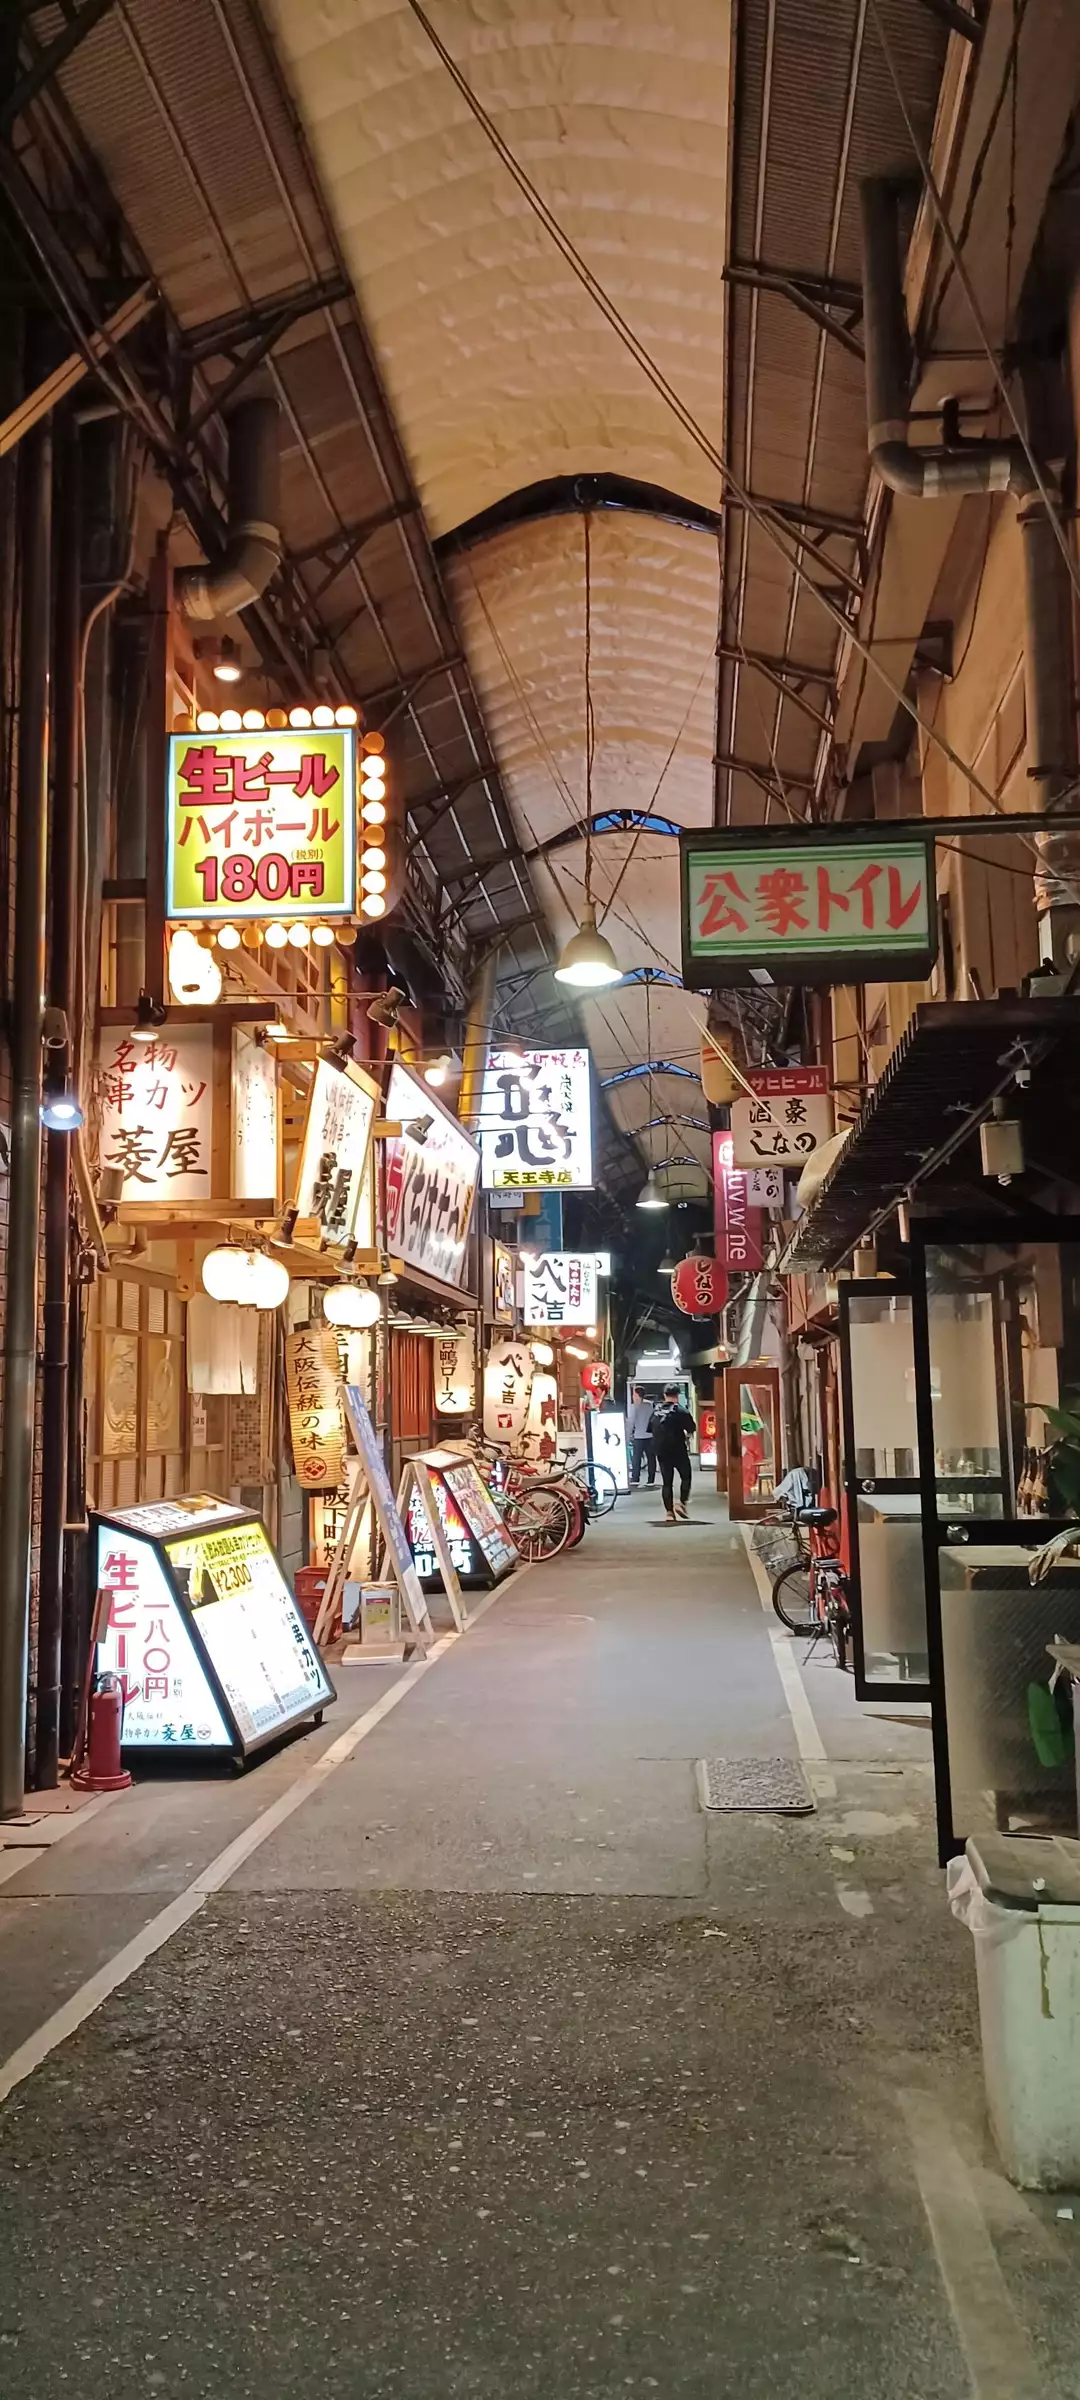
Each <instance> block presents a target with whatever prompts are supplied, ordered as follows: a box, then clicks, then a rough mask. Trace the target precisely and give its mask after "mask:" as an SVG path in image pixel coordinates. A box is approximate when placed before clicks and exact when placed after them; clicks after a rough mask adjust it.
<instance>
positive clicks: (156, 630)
mask: <svg viewBox="0 0 1080 2400" xmlns="http://www.w3.org/2000/svg"><path fill="white" fill-rule="evenodd" d="M149 596H150V655H149V660H148V662H147V691H146V705H147V711H148V721H147V728H146V797H147V809H146V914H145V918H144V925H145V933H144V951H143V985H144V988H145V989H146V990H147V991H148V992H149V994H150V997H151V999H152V1000H164V999H166V998H167V996H168V995H167V993H166V990H165V793H166V785H167V781H168V757H169V732H170V719H169V707H170V703H171V699H172V652H173V620H172V571H171V568H170V566H169V551H168V536H167V535H165V534H163V535H162V536H161V537H160V539H159V542H158V548H157V551H156V553H155V555H154V558H153V560H152V562H151V566H150V586H149Z"/></svg>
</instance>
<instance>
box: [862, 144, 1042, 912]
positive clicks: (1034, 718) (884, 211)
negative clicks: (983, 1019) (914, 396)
mask: <svg viewBox="0 0 1080 2400" xmlns="http://www.w3.org/2000/svg"><path fill="white" fill-rule="evenodd" d="M859 197H860V201H861V206H862V237H863V325H864V335H865V342H866V423H867V440H868V444H869V449H870V458H871V462H872V464H873V465H874V466H875V467H876V469H877V472H878V474H879V475H880V476H881V479H882V482H883V483H887V484H888V485H889V487H890V489H891V490H892V491H894V492H903V493H906V494H907V495H908V496H909V497H911V498H914V499H920V500H935V499H939V498H941V497H942V496H943V495H944V494H946V493H951V492H1012V493H1013V494H1014V495H1015V496H1016V498H1017V499H1019V500H1021V501H1022V502H1023V503H1024V505H1023V507H1022V508H1021V510H1020V514H1019V525H1020V533H1021V540H1022V544H1023V552H1024V584H1025V600H1026V628H1025V636H1024V686H1025V699H1026V710H1027V745H1028V760H1029V765H1028V774H1029V776H1030V777H1031V778H1032V780H1033V782H1034V783H1035V786H1036V789H1037V794H1038V798H1039V801H1040V804H1041V806H1042V808H1043V809H1045V810H1052V809H1053V806H1054V803H1055V800H1057V799H1059V798H1060V797H1061V795H1062V794H1063V793H1064V792H1066V791H1068V790H1070V789H1071V788H1072V787H1073V786H1074V785H1075V782H1076V775H1077V757H1078V751H1077V727H1076V710H1075V659H1074V649H1073V595H1072V585H1071V581H1070V577H1069V571H1068V566H1067V563H1066V560H1065V558H1064V557H1063V555H1062V548H1061V543H1060V541H1059V540H1058V534H1057V528H1056V526H1055V522H1054V518H1053V515H1052V513H1051V510H1050V509H1048V507H1047V505H1046V502H1045V501H1044V500H1043V498H1042V496H1041V494H1040V492H1039V487H1038V483H1037V481H1036V478H1035V476H1034V474H1033V472H1032V468H1031V462H1030V460H1029V459H1028V457H1027V455H1026V453H1025V451H1024V448H1023V445H1022V443H1020V442H1018V441H1012V440H1010V441H987V442H984V441H971V442H965V441H956V442H951V443H949V442H947V443H944V444H941V445H939V446H938V447H937V448H936V449H933V450H914V449H912V448H911V447H910V443H909V424H908V390H909V382H910V371H911V343H910V340H909V336H908V327H907V316H906V314H905V310H904V293H903V282H902V276H901V262H900V228H899V195H898V192H897V189H896V186H895V185H894V184H891V183H889V182H887V181H886V180H885V179H883V178H881V177H879V176H869V177H867V179H866V180H865V181H864V182H863V183H862V184H861V185H860V191H859ZM1038 852H1039V856H1038V861H1037V864H1036V868H1035V900H1036V906H1037V909H1038V912H1039V921H1040V947H1041V949H1042V953H1043V956H1044V958H1052V957H1053V956H1054V952H1055V945H1056V947H1057V948H1058V949H1060V950H1061V951H1062V957H1063V959H1064V957H1065V949H1064V944H1065V943H1066V942H1067V941H1068V940H1069V938H1070V936H1072V937H1073V938H1074V939H1075V930H1074V929H1075V928H1076V927H1077V926H1078V925H1080V861H1078V859H1077V846H1076V840H1075V835H1072V836H1070V834H1069V833H1068V832H1067V831H1065V830H1064V829H1063V830H1062V831H1061V832H1060V833H1040V834H1039V836H1038ZM1059 934H1060V939H1059V938H1058V937H1059Z"/></svg>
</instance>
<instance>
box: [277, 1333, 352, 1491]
mask: <svg viewBox="0 0 1080 2400" xmlns="http://www.w3.org/2000/svg"><path fill="white" fill-rule="evenodd" d="M285 1389H286V1392H287V1394H288V1401H289V1425H290V1429H291V1432H292V1447H293V1461H294V1464H295V1467H296V1480H297V1482H298V1483H299V1484H302V1485H303V1487H304V1489H305V1491H309V1492H328V1491H337V1490H338V1489H339V1487H340V1485H341V1484H342V1483H343V1482H344V1480H345V1419H344V1415H343V1412H342V1405H341V1383H340V1379H339V1374H338V1346H337V1339H336V1336H335V1335H334V1334H333V1333H332V1332H331V1331H330V1328H329V1326H305V1327H304V1328H303V1329H302V1330H301V1331H300V1332H299V1333H290V1334H287V1335H286V1337H285Z"/></svg>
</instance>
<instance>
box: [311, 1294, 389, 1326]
mask: <svg viewBox="0 0 1080 2400" xmlns="http://www.w3.org/2000/svg"><path fill="white" fill-rule="evenodd" d="M381 1308H382V1303H381V1301H380V1299H379V1295H378V1293H377V1292H373V1291H372V1290H371V1287H370V1285H369V1284H366V1283H332V1284H330V1285H329V1286H328V1288H327V1290H326V1291H325V1292H324V1293H323V1315H324V1317H325V1318H326V1322H327V1324H328V1325H347V1326H349V1327H350V1329H352V1328H355V1329H357V1330H362V1329H363V1328H364V1327H365V1326H367V1325H374V1324H375V1323H376V1322H377V1320H378V1318H379V1315H380V1313H381Z"/></svg>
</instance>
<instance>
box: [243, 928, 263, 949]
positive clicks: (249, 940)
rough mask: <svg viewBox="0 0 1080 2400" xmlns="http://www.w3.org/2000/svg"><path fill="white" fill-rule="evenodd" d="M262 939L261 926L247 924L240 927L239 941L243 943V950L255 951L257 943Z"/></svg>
mask: <svg viewBox="0 0 1080 2400" xmlns="http://www.w3.org/2000/svg"><path fill="white" fill-rule="evenodd" d="M262 938H263V937H262V926H261V925H251V924H248V925H242V926H241V928H240V939H241V941H242V943H243V945H244V948H245V950H257V949H258V947H259V943H260V942H261V940H262Z"/></svg>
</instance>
